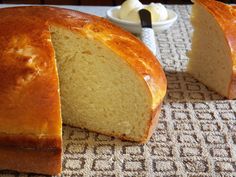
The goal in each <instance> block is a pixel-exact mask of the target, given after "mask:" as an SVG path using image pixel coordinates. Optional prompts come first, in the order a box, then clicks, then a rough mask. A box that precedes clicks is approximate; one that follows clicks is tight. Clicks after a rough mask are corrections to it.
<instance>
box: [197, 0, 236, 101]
mask: <svg viewBox="0 0 236 177" xmlns="http://www.w3.org/2000/svg"><path fill="white" fill-rule="evenodd" d="M193 2H194V3H198V4H200V5H202V6H203V7H205V8H206V9H207V10H208V11H209V13H211V14H212V15H213V17H214V18H215V20H216V21H217V22H218V23H219V25H220V26H221V28H222V31H224V34H225V38H226V41H227V42H228V45H229V48H230V49H231V59H232V66H233V67H232V76H231V82H230V85H229V89H228V96H227V98H229V99H234V98H236V52H235V51H236V38H235V36H236V28H235V20H236V7H234V6H231V5H227V4H224V3H222V2H218V1H215V0H194V1H193Z"/></svg>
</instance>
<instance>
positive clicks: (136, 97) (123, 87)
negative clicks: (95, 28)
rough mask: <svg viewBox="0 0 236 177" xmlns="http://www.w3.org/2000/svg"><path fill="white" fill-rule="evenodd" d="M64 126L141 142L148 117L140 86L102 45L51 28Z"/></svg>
mask: <svg viewBox="0 0 236 177" xmlns="http://www.w3.org/2000/svg"><path fill="white" fill-rule="evenodd" d="M51 31H52V42H53V46H54V49H55V51H56V58H57V65H58V72H59V78H60V93H61V104H62V117H63V122H64V123H65V124H69V125H73V126H77V127H81V128H86V129H89V130H92V131H96V132H100V133H104V134H107V135H113V136H118V137H126V138H128V139H131V140H134V141H140V140H142V139H145V138H147V137H145V136H147V134H145V133H146V131H147V128H148V126H149V125H148V124H149V121H150V117H151V114H152V110H151V106H152V97H151V94H150V92H149V90H148V88H147V86H146V84H145V82H144V80H143V79H142V78H141V77H140V76H139V75H137V74H136V72H135V71H134V70H133V69H132V68H131V67H130V65H128V64H127V63H126V62H125V61H124V60H123V59H122V58H120V57H119V56H118V55H116V54H115V53H114V52H113V51H111V49H109V48H107V47H106V46H104V45H102V43H101V42H99V41H97V40H95V39H93V38H90V39H88V38H86V37H84V36H81V35H78V34H75V33H73V32H71V31H68V30H66V29H64V28H60V27H51Z"/></svg>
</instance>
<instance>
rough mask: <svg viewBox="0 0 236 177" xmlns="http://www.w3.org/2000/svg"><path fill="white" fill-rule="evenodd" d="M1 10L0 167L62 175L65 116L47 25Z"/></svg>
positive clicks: (38, 20) (37, 20)
mask: <svg viewBox="0 0 236 177" xmlns="http://www.w3.org/2000/svg"><path fill="white" fill-rule="evenodd" d="M0 14H1V15H0V16H1V18H0V122H1V123H0V154H1V155H0V168H3V169H13V170H17V171H21V172H22V171H23V172H35V173H44V174H58V173H60V172H61V151H62V146H61V143H62V138H61V134H62V133H61V131H62V121H61V115H60V99H59V91H58V87H59V85H58V76H57V72H56V64H55V61H54V60H55V59H54V50H53V47H52V44H51V42H50V33H49V28H48V25H47V24H46V23H43V22H42V21H41V20H40V19H30V18H29V16H28V17H27V16H24V17H23V16H22V17H20V18H17V17H16V16H15V15H14V12H12V11H10V12H6V11H5V10H3V9H1V10H0ZM19 19H21V20H19ZM22 24H26V25H22ZM20 161H21V162H20ZM22 162H24V163H22ZM49 165H51V167H50V166H49Z"/></svg>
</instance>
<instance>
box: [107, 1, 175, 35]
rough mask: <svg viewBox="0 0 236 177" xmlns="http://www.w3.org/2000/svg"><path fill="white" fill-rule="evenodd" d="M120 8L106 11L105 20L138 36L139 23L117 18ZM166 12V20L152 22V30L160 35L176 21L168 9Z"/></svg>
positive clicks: (139, 30) (173, 14)
mask: <svg viewBox="0 0 236 177" xmlns="http://www.w3.org/2000/svg"><path fill="white" fill-rule="evenodd" d="M119 9H120V6H116V7H112V8H111V9H109V10H107V18H108V19H109V20H110V21H112V22H113V23H116V24H117V25H119V26H120V27H122V28H124V29H126V30H128V31H130V32H132V33H136V34H139V33H140V32H141V24H140V22H130V21H126V20H122V19H120V18H119V17H118V14H119ZM167 12H168V19H167V20H164V21H159V22H153V23H152V28H153V30H154V31H155V32H156V33H160V32H162V31H164V30H167V29H168V28H170V27H171V26H172V25H173V23H174V22H175V21H176V20H177V17H178V16H177V14H176V13H175V12H174V11H173V10H170V9H167Z"/></svg>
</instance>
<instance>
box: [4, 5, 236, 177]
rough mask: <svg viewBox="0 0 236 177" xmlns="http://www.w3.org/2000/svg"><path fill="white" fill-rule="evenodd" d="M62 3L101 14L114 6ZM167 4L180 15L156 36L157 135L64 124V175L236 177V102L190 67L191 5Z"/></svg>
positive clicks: (6, 173) (23, 175)
mask: <svg viewBox="0 0 236 177" xmlns="http://www.w3.org/2000/svg"><path fill="white" fill-rule="evenodd" d="M6 6H9V5H0V7H6ZM13 6H14V5H13ZM63 7H66V8H70V9H75V10H80V11H83V12H89V13H92V14H95V15H99V16H105V12H106V10H107V9H109V8H110V7H97V6H96V7H88V6H76V7H75V6H63ZM167 7H168V8H170V9H173V10H174V11H175V12H177V14H178V15H179V18H178V21H177V22H176V23H175V25H174V26H173V27H172V28H171V29H169V30H168V31H165V32H163V33H161V34H158V35H157V36H156V37H157V41H158V45H159V49H160V53H161V59H160V62H161V64H162V65H163V68H164V70H165V72H166V76H167V79H168V92H167V95H166V98H165V100H164V104H163V107H162V111H161V115H160V119H159V124H158V126H157V128H156V130H155V132H154V135H153V136H152V137H151V139H150V141H149V142H148V143H147V144H145V145H138V144H135V143H131V142H124V141H120V140H118V139H115V138H111V137H107V136H103V135H100V134H97V133H93V132H89V131H86V130H81V129H79V128H71V127H68V126H64V129H63V139H64V159H63V174H62V176H63V177H64V176H65V177H66V176H68V177H69V176H101V177H105V176H163V177H164V176H181V177H182V176H183V177H185V176H194V177H203V176H207V177H210V176H232V177H233V176H236V112H235V111H236V102H235V101H232V100H225V99H224V98H223V97H221V96H219V95H218V94H216V93H215V92H213V91H211V90H209V89H208V88H207V87H206V86H204V85H203V84H201V83H199V82H197V81H196V80H195V79H193V78H192V77H191V76H190V75H188V74H187V73H186V72H185V69H186V64H187V61H188V58H187V56H186V52H187V51H188V50H189V49H190V47H191V32H192V26H191V24H190V21H189V14H190V11H191V6H190V5H167ZM8 176H9V177H10V176H19V177H25V176H34V175H32V174H30V175H28V174H18V173H15V172H9V171H3V172H0V177H8Z"/></svg>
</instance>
